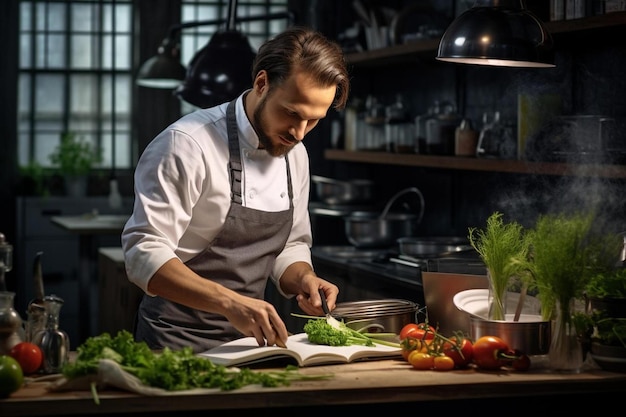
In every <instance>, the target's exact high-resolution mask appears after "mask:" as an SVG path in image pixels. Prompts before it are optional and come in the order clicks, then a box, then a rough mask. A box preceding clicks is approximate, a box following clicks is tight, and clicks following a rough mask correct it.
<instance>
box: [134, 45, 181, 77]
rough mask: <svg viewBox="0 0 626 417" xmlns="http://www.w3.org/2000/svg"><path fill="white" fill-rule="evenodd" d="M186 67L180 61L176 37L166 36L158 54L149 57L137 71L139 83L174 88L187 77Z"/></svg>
mask: <svg viewBox="0 0 626 417" xmlns="http://www.w3.org/2000/svg"><path fill="white" fill-rule="evenodd" d="M185 73H186V70H185V67H184V66H183V65H182V64H181V63H180V49H179V46H178V43H177V42H176V40H175V39H173V38H171V37H168V38H166V39H165V40H164V41H163V43H162V44H161V46H160V47H159V51H158V54H157V55H155V56H153V57H152V58H150V59H148V60H147V61H146V62H145V63H144V64H143V65H142V66H141V68H140V69H139V72H138V73H137V84H138V85H140V86H142V87H150V88H169V89H173V88H176V87H178V86H179V85H180V83H181V82H182V81H183V80H184V79H185Z"/></svg>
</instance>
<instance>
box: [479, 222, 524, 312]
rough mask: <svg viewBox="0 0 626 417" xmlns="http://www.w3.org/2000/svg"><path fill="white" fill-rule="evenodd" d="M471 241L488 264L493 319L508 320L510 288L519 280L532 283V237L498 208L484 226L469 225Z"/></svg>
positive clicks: (490, 307)
mask: <svg viewBox="0 0 626 417" xmlns="http://www.w3.org/2000/svg"><path fill="white" fill-rule="evenodd" d="M468 237H469V241H470V244H471V245H472V247H473V248H474V249H476V251H477V252H478V254H479V256H480V258H481V259H482V261H483V262H484V263H485V266H486V267H487V276H488V279H489V287H490V292H491V296H492V298H491V302H490V305H489V319H491V320H505V318H506V305H505V301H506V300H505V298H506V293H507V289H508V288H509V286H510V285H511V284H512V283H513V281H515V280H520V281H522V285H523V286H527V285H528V280H529V278H530V275H529V258H528V256H529V251H530V249H529V246H530V245H529V241H528V239H527V236H526V233H525V230H524V228H523V227H522V225H520V224H519V223H517V222H515V221H512V222H510V223H505V222H504V220H503V214H502V213H500V212H497V211H496V212H494V213H493V214H491V216H489V218H488V219H487V226H486V228H485V229H484V230H479V229H477V228H475V227H470V228H469V236H468Z"/></svg>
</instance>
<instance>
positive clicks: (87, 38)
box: [70, 35, 96, 69]
mask: <svg viewBox="0 0 626 417" xmlns="http://www.w3.org/2000/svg"><path fill="white" fill-rule="evenodd" d="M71 39H72V45H71V48H72V52H71V56H70V59H71V62H70V68H76V69H78V68H83V69H89V68H93V67H94V62H93V53H94V51H93V50H92V46H93V45H95V42H96V40H95V38H94V36H92V35H72V37H71Z"/></svg>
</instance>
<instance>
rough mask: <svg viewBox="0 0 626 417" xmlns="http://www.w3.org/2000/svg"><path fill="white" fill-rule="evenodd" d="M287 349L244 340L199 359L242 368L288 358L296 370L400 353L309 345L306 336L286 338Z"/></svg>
mask: <svg viewBox="0 0 626 417" xmlns="http://www.w3.org/2000/svg"><path fill="white" fill-rule="evenodd" d="M286 345H287V348H281V347H278V346H258V344H257V341H256V339H255V338H253V337H245V338H242V339H238V340H234V341H232V342H228V343H225V344H223V345H220V346H217V347H215V348H213V349H210V350H208V351H206V352H203V353H200V354H199V355H200V356H203V357H206V358H208V359H211V361H213V362H214V363H216V364H220V365H226V366H240V365H242V364H247V363H252V362H257V361H259V360H270V359H276V358H279V357H281V356H282V357H285V356H290V357H292V358H294V359H295V360H296V361H297V363H298V365H299V366H311V365H321V364H330V363H348V362H353V361H356V360H366V359H375V358H389V357H395V356H401V355H402V350H401V349H400V348H395V347H391V346H386V345H376V346H359V345H353V346H328V345H318V344H314V343H310V342H309V341H308V338H307V335H306V333H299V334H295V335H292V336H289V339H288V340H287V343H286Z"/></svg>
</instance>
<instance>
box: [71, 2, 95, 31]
mask: <svg viewBox="0 0 626 417" xmlns="http://www.w3.org/2000/svg"><path fill="white" fill-rule="evenodd" d="M70 10H71V14H72V29H73V30H74V31H83V32H91V31H93V30H94V29H95V28H97V26H94V25H96V24H97V19H96V17H95V16H94V12H95V6H93V5H90V4H72V6H71V8H70Z"/></svg>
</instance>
